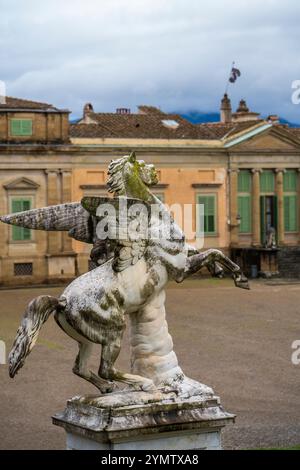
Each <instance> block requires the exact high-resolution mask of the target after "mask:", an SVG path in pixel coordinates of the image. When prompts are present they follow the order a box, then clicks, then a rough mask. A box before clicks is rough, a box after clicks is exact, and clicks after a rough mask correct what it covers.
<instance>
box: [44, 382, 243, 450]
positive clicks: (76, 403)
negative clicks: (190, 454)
mask: <svg viewBox="0 0 300 470" xmlns="http://www.w3.org/2000/svg"><path fill="white" fill-rule="evenodd" d="M234 418H235V416H234V415H232V414H230V413H227V412H225V411H224V410H223V408H222V406H221V405H220V400H219V398H218V397H215V396H212V397H209V396H193V397H190V398H182V397H181V398H178V396H177V395H176V394H175V393H160V392H157V393H146V392H132V391H130V392H126V391H124V392H116V393H111V394H107V395H102V396H85V397H84V396H83V397H74V398H72V399H71V400H69V401H68V403H67V407H66V409H65V410H64V412H63V413H58V414H56V415H55V416H53V423H54V424H55V425H57V426H62V427H63V428H64V429H65V430H66V433H67V449H74V450H120V451H121V450H191V449H194V450H196V449H198V450H200V449H203V450H204V449H207V450H219V449H221V448H222V447H221V429H222V427H224V426H225V425H226V424H227V423H229V422H233V421H234Z"/></svg>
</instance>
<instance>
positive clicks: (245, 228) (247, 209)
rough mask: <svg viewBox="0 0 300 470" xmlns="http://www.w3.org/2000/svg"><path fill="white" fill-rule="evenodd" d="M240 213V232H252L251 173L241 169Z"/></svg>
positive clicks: (239, 181) (239, 180) (239, 179)
mask: <svg viewBox="0 0 300 470" xmlns="http://www.w3.org/2000/svg"><path fill="white" fill-rule="evenodd" d="M238 193H239V194H238V214H239V216H240V218H241V219H240V221H241V222H240V226H239V232H240V233H250V232H251V173H250V171H248V170H241V171H240V172H239V173H238Z"/></svg>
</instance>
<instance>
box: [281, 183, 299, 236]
mask: <svg viewBox="0 0 300 470" xmlns="http://www.w3.org/2000/svg"><path fill="white" fill-rule="evenodd" d="M291 197H293V198H295V225H296V228H295V229H293V230H290V229H287V227H286V223H285V222H286V220H285V200H286V198H291ZM298 204H299V203H298V197H297V193H296V192H295V191H294V192H289V193H287V192H286V193H284V194H283V225H284V233H298V231H299V216H298ZM289 222H290V221H289Z"/></svg>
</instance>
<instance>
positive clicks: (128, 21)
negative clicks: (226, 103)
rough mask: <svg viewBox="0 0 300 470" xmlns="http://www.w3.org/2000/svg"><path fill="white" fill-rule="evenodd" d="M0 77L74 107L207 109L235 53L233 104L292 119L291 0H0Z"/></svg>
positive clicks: (298, 63) (19, 91) (23, 91)
mask: <svg viewBox="0 0 300 470" xmlns="http://www.w3.org/2000/svg"><path fill="white" fill-rule="evenodd" d="M0 8H1V16H0V51H1V52H0V58H1V64H2V67H1V76H0V79H2V80H5V81H6V84H7V92H8V94H10V95H14V96H20V97H27V98H32V99H39V100H43V101H49V102H52V103H53V104H55V105H57V106H62V107H68V108H69V109H71V110H72V111H73V112H74V113H75V114H77V115H80V113H81V108H82V105H83V103H85V102H86V101H92V102H93V103H94V105H95V108H96V109H98V110H99V111H111V110H113V109H114V108H116V107H118V106H128V107H131V108H134V107H135V106H136V105H137V104H140V103H145V104H153V105H159V106H161V107H162V108H163V109H166V110H182V111H184V110H188V109H198V110H203V111H206V110H216V109H217V108H218V106H219V101H220V97H221V96H222V94H223V93H224V89H225V85H226V83H225V82H226V79H227V77H228V74H229V69H230V63H231V61H232V60H233V59H234V60H236V63H237V65H238V66H239V68H240V69H241V71H242V76H241V78H240V79H239V80H238V81H237V82H236V84H234V85H232V86H230V90H229V93H230V95H231V97H232V101H233V103H234V105H236V104H237V102H238V100H239V99H240V98H241V97H243V98H246V99H247V101H248V103H249V106H250V107H251V108H252V109H253V110H257V111H260V112H262V113H263V114H268V113H279V114H281V115H282V116H284V117H286V118H289V119H291V120H294V121H299V122H300V119H299V118H298V116H299V117H300V114H299V113H300V109H299V107H298V106H295V105H293V104H292V103H291V99H290V96H291V82H292V81H293V80H295V79H300V57H299V54H298V44H299V39H300V37H299V36H300V33H299V27H298V24H299V13H300V4H299V2H297V1H296V0H287V1H286V2H282V1H280V0H264V1H263V2H262V1H261V0H252V1H246V0H239V2H237V1H236V0H226V1H224V0H210V1H208V2H203V1H199V0H130V1H129V0H64V1H63V2H62V1H58V0H51V1H50V0H44V1H43V2H40V1H37V0H12V1H10V2H9V1H5V0H0Z"/></svg>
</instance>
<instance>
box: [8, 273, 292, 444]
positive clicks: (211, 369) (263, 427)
mask: <svg viewBox="0 0 300 470" xmlns="http://www.w3.org/2000/svg"><path fill="white" fill-rule="evenodd" d="M251 287H252V289H251V291H244V290H241V289H236V288H234V287H233V286H232V284H231V282H229V280H221V281H218V280H202V281H197V280H189V281H186V282H185V283H184V284H182V285H180V286H175V285H173V284H171V285H170V286H169V288H168V292H167V312H168V322H169V328H170V332H171V334H172V336H173V339H174V344H175V351H176V352H177V355H178V358H179V361H180V364H181V366H182V368H183V370H184V371H185V373H186V374H187V375H189V376H190V377H193V378H194V379H197V380H199V381H201V382H204V383H206V384H208V385H210V386H212V387H213V388H214V390H215V392H216V394H218V395H220V397H221V400H222V403H223V406H224V407H225V409H226V410H227V411H230V412H233V413H235V414H236V415H237V419H236V423H235V424H234V425H229V426H227V428H226V429H225V431H224V432H223V444H224V447H225V448H227V449H232V448H233V449H238V448H244V449H245V448H258V447H287V446H293V445H299V444H300V365H298V366H295V365H293V364H292V362H291V354H292V348H291V344H292V342H293V341H294V340H296V339H298V340H300V321H299V315H300V314H299V307H298V306H299V299H300V285H299V284H295V285H278V286H274V285H266V284H265V283H263V282H253V283H252V286H251ZM61 290H62V289H61V288H51V287H44V288H39V289H33V288H32V289H18V290H1V291H0V305H1V311H0V339H2V340H4V341H6V343H7V349H9V348H10V346H11V343H12V341H13V339H14V336H15V332H16V329H17V327H18V325H19V323H20V318H21V316H22V312H23V311H24V307H25V305H26V304H27V302H28V301H29V300H30V299H32V298H33V297H36V296H38V295H41V294H51V295H58V294H59V293H60V292H61ZM76 353H77V346H76V343H75V342H73V341H72V340H71V339H69V337H68V336H66V335H65V334H64V333H63V332H62V331H61V330H60V329H59V328H58V327H57V325H56V324H55V322H54V320H53V318H50V319H49V320H48V322H47V324H46V325H45V326H44V328H43V330H42V332H41V334H40V336H39V340H38V343H37V345H36V346H35V348H34V350H33V352H32V354H31V355H30V357H29V358H28V359H27V362H26V365H25V367H24V368H23V369H22V371H21V372H20V373H19V374H18V376H17V378H16V379H15V380H14V381H12V380H11V379H9V378H8V375H7V368H6V366H4V365H1V366H0V400H1V401H0V403H1V407H0V424H1V426H0V449H63V448H64V445H65V435H64V431H63V430H61V429H59V428H57V427H55V426H53V425H52V423H51V415H52V414H54V413H56V412H58V411H60V410H62V409H63V408H64V406H65V402H66V400H67V399H68V398H70V397H71V396H74V395H77V394H84V393H94V391H95V390H96V389H94V388H93V387H92V386H91V385H89V384H88V383H86V382H85V381H83V380H81V379H79V378H77V377H76V376H74V375H73V374H72V372H71V370H72V366H73V362H74V359H75V356H76ZM128 355H129V349H128V340H127V337H125V339H124V353H123V355H122V358H120V359H119V361H118V362H119V364H120V365H121V366H122V367H123V368H125V367H127V368H128V367H129V364H128ZM98 361H99V351H98V352H95V354H94V356H93V361H92V362H93V366H94V367H95V369H96V370H97V368H98Z"/></svg>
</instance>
